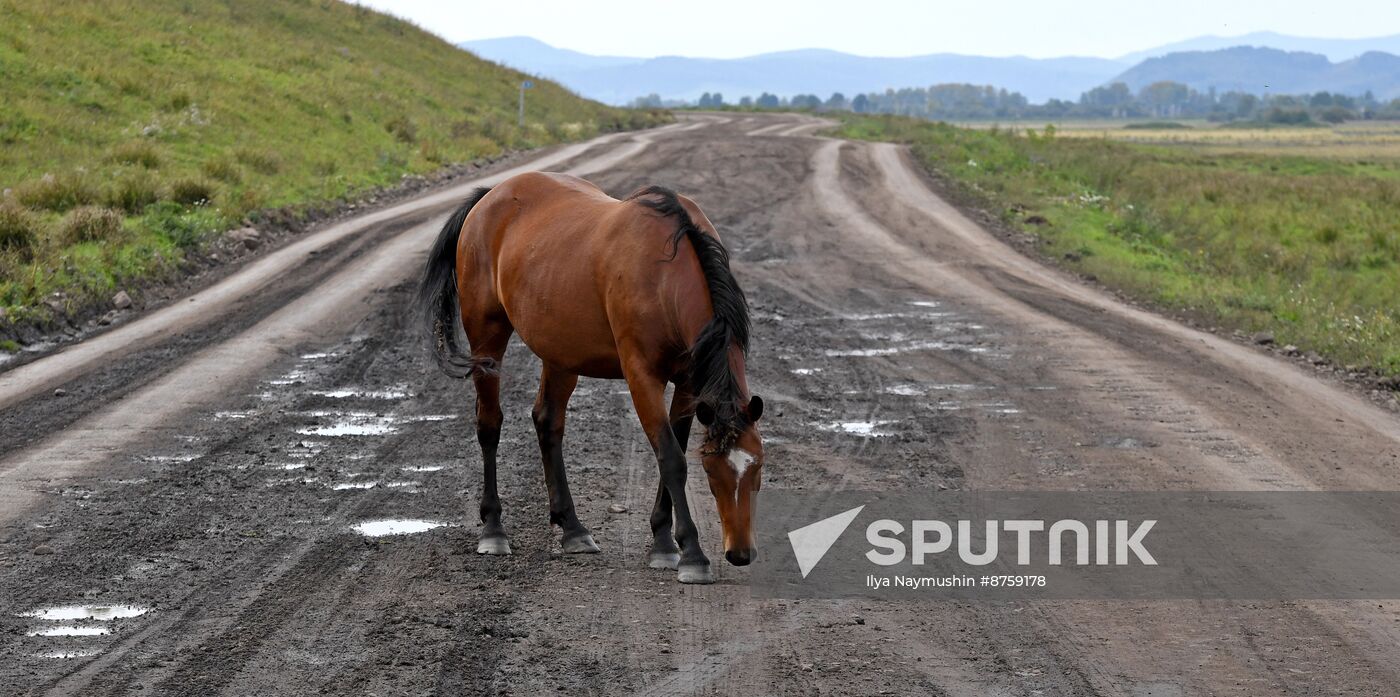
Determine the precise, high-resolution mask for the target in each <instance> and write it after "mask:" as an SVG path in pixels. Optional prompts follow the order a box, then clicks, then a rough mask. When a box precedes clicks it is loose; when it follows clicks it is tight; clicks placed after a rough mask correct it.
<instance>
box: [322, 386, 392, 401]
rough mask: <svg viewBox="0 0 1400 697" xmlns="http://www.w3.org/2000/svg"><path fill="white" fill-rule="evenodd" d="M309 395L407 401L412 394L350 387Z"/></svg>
mask: <svg viewBox="0 0 1400 697" xmlns="http://www.w3.org/2000/svg"><path fill="white" fill-rule="evenodd" d="M311 394H314V395H316V396H317V397H329V398H331V399H352V398H353V399H407V398H409V397H412V396H413V394H412V393H410V392H406V391H404V390H402V389H393V390H360V389H355V388H350V387H347V388H342V389H338V390H312V391H311Z"/></svg>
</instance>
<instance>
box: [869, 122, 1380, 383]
mask: <svg viewBox="0 0 1400 697" xmlns="http://www.w3.org/2000/svg"><path fill="white" fill-rule="evenodd" d="M841 130H842V135H844V136H846V137H850V138H863V139H868V140H886V141H896V142H903V143H908V144H909V145H910V146H911V147H912V148H913V151H914V153H915V154H916V156H917V157H919V158H920V159H922V160H923V161H924V162H925V163H927V165H928V166H929V167H930V168H931V169H933V170H935V171H937V172H939V173H941V174H942V175H944V176H946V177H948V178H950V179H951V180H952V181H954V182H955V183H956V184H957V185H959V186H960V187H962V189H963V190H964V191H965V192H966V193H967V194H969V195H970V196H971V197H972V198H973V199H974V200H976V201H977V203H978V204H979V205H981V206H983V207H985V208H986V209H987V210H989V211H992V212H994V213H997V214H999V215H1000V216H1001V217H1002V218H1003V219H1004V220H1005V221H1006V222H1007V223H1008V224H1009V225H1010V226H1012V227H1014V228H1017V229H1020V230H1023V231H1025V232H1028V233H1030V234H1033V235H1036V236H1038V237H1039V238H1041V239H1042V240H1043V242H1044V244H1045V246H1046V249H1047V251H1049V252H1050V253H1051V254H1053V255H1054V256H1056V257H1057V258H1059V259H1061V260H1063V262H1064V263H1065V264H1067V265H1069V266H1071V267H1073V268H1075V269H1077V270H1079V271H1081V272H1084V273H1089V274H1093V275H1094V276H1096V277H1097V278H1098V279H1099V280H1100V281H1102V282H1104V283H1106V284H1108V285H1110V286H1113V287H1117V288H1120V289H1123V290H1125V291H1127V292H1129V293H1130V294H1133V295H1136V296H1138V297H1141V298H1145V299H1148V300H1150V301H1153V302H1155V303H1158V304H1160V305H1163V306H1166V307H1169V308H1173V309H1178V310H1182V311H1186V312H1189V313H1192V314H1194V315H1196V316H1200V317H1203V318H1206V319H1208V320H1209V321H1213V322H1217V323H1219V324H1221V325H1222V326H1227V327H1231V328H1236V329H1241V330H1245V331H1263V330H1267V331H1271V332H1273V333H1274V334H1275V336H1276V337H1277V340H1278V341H1279V342H1280V343H1291V344H1295V345H1297V346H1299V347H1300V348H1301V349H1302V350H1304V351H1308V350H1312V351H1317V352H1318V353H1320V354H1321V355H1323V356H1326V357H1328V358H1329V359H1331V360H1333V361H1335V362H1336V363H1338V364H1341V365H1351V366H1356V367H1358V368H1363V369H1369V370H1373V371H1375V372H1377V373H1380V374H1383V375H1400V157H1385V156H1372V157H1362V158H1355V157H1348V156H1333V155H1317V156H1289V155H1277V154H1260V153H1250V152H1229V153H1225V152H1220V151H1217V150H1213V149H1212V150H1203V149H1201V148H1197V147H1194V146H1192V145H1191V144H1190V142H1189V141H1188V142H1185V143H1182V144H1178V145H1142V144H1133V143H1123V142H1114V141H1112V140H1108V139H1104V138H1072V137H1064V136H1063V134H1058V135H1057V134H1056V132H1055V131H1054V129H1048V130H1040V131H1035V130H1014V131H1013V130H1005V129H967V128H958V127H954V126H949V125H946V124H936V123H928V122H921V121H914V120H908V119H900V118H888V117H866V116H858V115H848V116H847V117H845V119H844V123H843V126H842V129H841ZM1036 216H1039V217H1040V218H1043V219H1044V220H1046V221H1048V223H1047V224H1036V223H1034V222H1030V221H1032V220H1038V218H1035V217H1036Z"/></svg>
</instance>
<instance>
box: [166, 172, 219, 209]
mask: <svg viewBox="0 0 1400 697" xmlns="http://www.w3.org/2000/svg"><path fill="white" fill-rule="evenodd" d="M213 198H214V185H213V184H211V183H210V182H207V181H205V180H203V179H189V178H186V179H177V180H175V182H174V183H173V184H171V185H170V200H172V201H174V202H176V203H183V204H185V205H187V206H196V205H199V204H202V203H206V202H208V201H210V200H212V199H213Z"/></svg>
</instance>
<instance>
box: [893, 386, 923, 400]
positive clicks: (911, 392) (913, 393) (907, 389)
mask: <svg viewBox="0 0 1400 697" xmlns="http://www.w3.org/2000/svg"><path fill="white" fill-rule="evenodd" d="M884 392H885V394H893V395H899V396H900V397H922V396H923V395H924V390H922V389H920V388H919V386H918V385H910V384H907V383H905V384H902V385H890V386H889V387H886V388H885V389H884Z"/></svg>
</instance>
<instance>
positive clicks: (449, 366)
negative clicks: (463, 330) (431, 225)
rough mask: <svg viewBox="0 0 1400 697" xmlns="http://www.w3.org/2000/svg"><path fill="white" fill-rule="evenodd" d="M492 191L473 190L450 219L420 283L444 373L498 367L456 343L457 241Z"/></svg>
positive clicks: (430, 332)
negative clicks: (464, 225) (480, 202)
mask: <svg viewBox="0 0 1400 697" xmlns="http://www.w3.org/2000/svg"><path fill="white" fill-rule="evenodd" d="M490 191H491V190H490V189H488V188H485V187H483V188H480V189H477V190H476V191H473V192H472V193H471V195H470V196H468V197H467V200H466V201H464V202H463V203H462V205H461V206H460V207H459V208H457V210H456V211H454V212H453V213H452V216H451V217H450V218H448V219H447V224H446V225H443V226H442V232H440V233H438V238H437V241H436V242H434V243H433V249H432V251H431V252H429V253H428V263H427V266H425V267H424V269H423V280H422V282H421V283H419V285H418V309H419V312H421V313H422V320H423V328H424V330H425V331H426V332H427V334H428V340H429V341H430V342H431V344H430V345H431V347H432V352H433V358H434V359H435V360H437V364H438V367H440V368H442V372H444V373H447V374H448V375H449V376H451V377H454V378H465V377H469V376H471V375H473V374H476V373H481V372H491V371H494V370H495V369H496V366H495V365H494V362H493V361H491V360H490V359H478V358H473V357H472V356H471V354H469V353H466V352H463V351H462V349H461V347H460V346H459V345H458V343H457V333H458V332H457V328H458V326H460V323H461V313H460V310H459V309H458V305H457V240H458V238H459V237H460V236H461V234H462V225H463V224H464V223H466V220H467V214H468V213H470V212H471V210H472V206H475V205H476V204H477V202H478V201H480V200H481V197H483V196H485V195H486V194H487V193H488V192H490Z"/></svg>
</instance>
